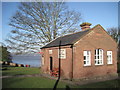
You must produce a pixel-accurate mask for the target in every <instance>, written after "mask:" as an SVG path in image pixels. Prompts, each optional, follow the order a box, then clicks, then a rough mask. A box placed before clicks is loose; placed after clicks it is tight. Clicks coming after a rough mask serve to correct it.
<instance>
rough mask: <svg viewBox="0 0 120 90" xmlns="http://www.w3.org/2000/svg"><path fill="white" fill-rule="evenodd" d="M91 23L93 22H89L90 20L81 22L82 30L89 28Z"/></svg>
mask: <svg viewBox="0 0 120 90" xmlns="http://www.w3.org/2000/svg"><path fill="white" fill-rule="evenodd" d="M91 25H92V24H91V23H88V22H84V23H82V24H80V26H81V29H82V31H84V30H87V29H89V28H90V26H91Z"/></svg>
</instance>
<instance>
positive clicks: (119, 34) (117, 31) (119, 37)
mask: <svg viewBox="0 0 120 90" xmlns="http://www.w3.org/2000/svg"><path fill="white" fill-rule="evenodd" d="M107 31H108V34H109V35H111V36H112V38H113V39H114V40H115V41H116V42H117V43H118V49H117V58H118V60H119V61H120V28H115V27H112V28H108V29H107Z"/></svg>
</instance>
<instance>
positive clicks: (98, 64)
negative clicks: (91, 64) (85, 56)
mask: <svg viewBox="0 0 120 90" xmlns="http://www.w3.org/2000/svg"><path fill="white" fill-rule="evenodd" d="M102 65H103V64H95V66H102Z"/></svg>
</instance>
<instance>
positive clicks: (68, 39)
mask: <svg viewBox="0 0 120 90" xmlns="http://www.w3.org/2000/svg"><path fill="white" fill-rule="evenodd" d="M89 31H90V29H88V30H85V31H80V32H77V33H73V34H69V35H65V36H62V37H58V38H56V39H55V40H53V41H52V42H50V43H48V44H47V45H45V46H43V47H42V48H49V47H57V46H59V44H60V41H61V46H66V45H72V44H74V43H75V42H76V41H78V40H79V39H80V38H82V36H84V35H85V34H87V33H88V32H89ZM42 48H41V49H42Z"/></svg>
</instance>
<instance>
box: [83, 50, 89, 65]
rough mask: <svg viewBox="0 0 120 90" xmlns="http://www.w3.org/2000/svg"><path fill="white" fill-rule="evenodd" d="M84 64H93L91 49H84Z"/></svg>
mask: <svg viewBox="0 0 120 90" xmlns="http://www.w3.org/2000/svg"><path fill="white" fill-rule="evenodd" d="M83 54H84V66H90V65H91V52H90V51H84V52H83Z"/></svg>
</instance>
